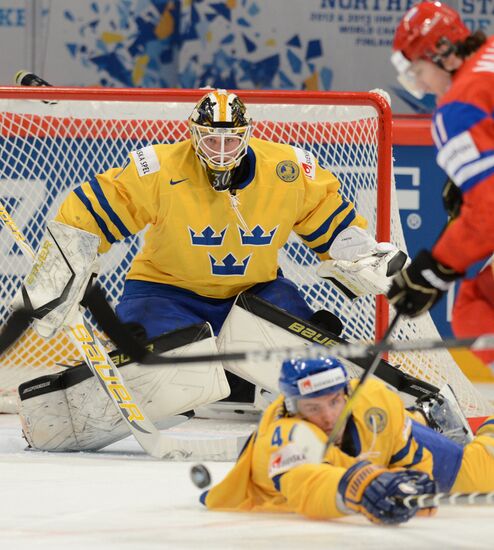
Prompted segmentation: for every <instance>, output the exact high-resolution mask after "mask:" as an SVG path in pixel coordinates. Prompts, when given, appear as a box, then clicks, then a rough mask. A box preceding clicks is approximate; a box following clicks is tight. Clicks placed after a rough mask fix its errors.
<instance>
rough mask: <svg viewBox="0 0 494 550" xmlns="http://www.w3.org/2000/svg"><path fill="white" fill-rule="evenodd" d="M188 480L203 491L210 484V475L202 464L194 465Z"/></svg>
mask: <svg viewBox="0 0 494 550" xmlns="http://www.w3.org/2000/svg"><path fill="white" fill-rule="evenodd" d="M190 479H192V483H193V484H194V485H195V486H196V487H197V488H199V489H205V488H206V487H208V486H209V485H210V484H211V474H210V473H209V470H208V469H207V468H206V466H204V464H195V465H194V466H192V468H191V469H190Z"/></svg>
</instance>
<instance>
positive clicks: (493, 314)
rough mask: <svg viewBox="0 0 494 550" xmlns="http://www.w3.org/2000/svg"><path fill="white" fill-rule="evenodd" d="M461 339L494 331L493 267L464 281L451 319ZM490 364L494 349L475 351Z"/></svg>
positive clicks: (455, 332)
mask: <svg viewBox="0 0 494 550" xmlns="http://www.w3.org/2000/svg"><path fill="white" fill-rule="evenodd" d="M451 324H452V328H453V332H454V334H455V336H457V337H458V338H471V337H475V336H480V335H481V334H492V333H494V276H493V271H492V268H491V267H487V268H486V269H483V270H482V271H481V272H480V273H479V274H478V275H477V276H476V277H474V278H472V279H467V280H464V281H463V282H462V283H461V286H460V290H459V292H458V296H457V298H456V302H455V306H454V309H453V318H452V321H451ZM472 352H473V353H475V355H477V356H478V357H479V358H480V359H482V361H483V362H484V363H486V364H487V365H489V364H491V365H492V364H494V350H485V351H475V350H472Z"/></svg>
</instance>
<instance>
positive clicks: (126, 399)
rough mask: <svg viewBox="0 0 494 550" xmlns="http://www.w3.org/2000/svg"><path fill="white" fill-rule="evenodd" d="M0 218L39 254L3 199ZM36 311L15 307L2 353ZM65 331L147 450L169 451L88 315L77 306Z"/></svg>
mask: <svg viewBox="0 0 494 550" xmlns="http://www.w3.org/2000/svg"><path fill="white" fill-rule="evenodd" d="M0 219H1V220H2V222H3V223H4V225H5V227H7V229H9V230H10V231H11V233H12V234H13V236H14V238H15V240H16V242H17V243H18V244H19V246H20V248H21V250H22V251H23V252H24V254H25V255H26V256H28V257H29V258H30V259H34V258H35V256H36V255H35V252H34V250H33V249H32V248H31V246H30V245H29V243H28V242H27V241H26V239H25V238H24V235H23V234H22V233H21V231H20V230H19V228H18V227H17V225H16V224H15V222H14V220H13V219H12V217H11V216H10V214H9V213H8V212H7V210H6V209H5V207H4V206H3V204H2V203H1V202H0ZM32 316H33V312H29V311H28V310H26V309H21V310H18V311H15V312H14V314H13V315H12V317H11V318H10V320H9V322H8V323H7V326H6V328H5V329H4V330H3V331H2V333H1V334H0V340H1V342H0V353H3V351H5V350H6V349H7V348H8V347H9V346H10V345H11V344H12V343H13V342H14V341H15V340H16V339H17V338H18V337H20V335H21V334H22V333H23V332H24V331H25V330H26V328H27V327H28V325H29V322H30V320H31V319H32ZM65 331H66V333H67V335H68V337H69V338H70V340H71V341H72V342H73V344H74V345H75V346H76V348H77V349H78V351H79V353H80V354H81V357H83V358H84V361H85V362H86V364H87V366H88V367H89V369H90V370H91V372H92V373H93V375H94V376H95V377H96V378H97V380H98V381H99V383H100V384H101V385H102V386H103V388H104V390H105V392H106V393H107V395H108V397H109V398H110V400H111V401H112V402H113V403H114V405H115V406H116V407H117V410H118V411H119V413H120V415H121V417H122V419H123V420H124V422H125V423H126V425H127V427H128V428H129V430H130V431H131V433H132V434H133V435H134V437H135V438H136V440H137V441H138V442H139V444H140V445H141V447H142V448H143V450H144V451H146V453H148V454H149V455H151V456H152V457H154V458H163V457H164V456H165V455H167V453H168V452H169V440H168V438H167V437H166V436H164V435H163V434H161V433H160V432H159V430H158V429H157V428H156V427H155V426H154V424H153V423H152V422H151V421H150V420H149V418H148V416H147V415H146V413H145V410H144V409H143V407H142V406H141V405H140V404H139V403H138V401H137V400H136V399H135V397H134V396H133V395H132V393H131V392H130V391H129V389H128V388H127V386H126V385H125V382H124V380H123V378H122V376H121V374H120V372H119V371H118V369H117V368H116V367H115V365H114V364H113V362H112V360H111V358H110V356H109V355H108V353H107V351H106V350H105V349H104V347H103V345H102V344H101V342H100V341H99V339H98V338H97V336H96V334H95V333H94V331H93V329H92V327H91V326H90V325H89V323H88V322H87V321H86V320H85V319H84V316H83V314H82V312H81V310H80V308H77V310H76V311H74V315H72V320H71V324H70V325H69V326H67V327H65ZM173 419H174V420H175V422H174V424H173V425H176V424H181V423H182V422H185V421H186V420H188V419H189V417H188V416H186V415H176V416H174V417H173Z"/></svg>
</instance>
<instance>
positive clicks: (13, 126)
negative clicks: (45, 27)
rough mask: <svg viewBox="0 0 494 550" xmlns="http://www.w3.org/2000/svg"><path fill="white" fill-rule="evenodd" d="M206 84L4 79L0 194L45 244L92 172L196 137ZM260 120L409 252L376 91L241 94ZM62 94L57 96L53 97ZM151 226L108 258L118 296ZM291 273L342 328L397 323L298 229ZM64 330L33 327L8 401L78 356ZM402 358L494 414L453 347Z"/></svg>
mask: <svg viewBox="0 0 494 550" xmlns="http://www.w3.org/2000/svg"><path fill="white" fill-rule="evenodd" d="M202 94H203V92H201V91H197V90H181V91H178V90H169V91H166V90H138V89H132V90H131V89H129V90H122V89H120V90H110V89H106V90H101V89H76V88H72V89H69V88H66V89H63V88H60V89H58V88H43V89H39V88H38V89H33V88H28V89H26V88H11V87H4V88H1V87H0V106H1V109H0V152H1V158H2V163H1V165H0V200H1V202H2V203H3V205H4V206H5V207H6V209H7V211H8V212H9V213H10V215H11V216H12V218H13V219H14V221H15V222H16V224H17V225H18V227H19V228H20V229H21V231H22V233H23V234H24V235H25V237H26V239H27V240H28V242H29V243H30V244H31V245H32V246H33V247H34V249H37V248H38V246H39V244H40V242H41V240H42V238H43V235H44V232H45V226H46V223H47V221H49V220H50V219H52V218H53V217H54V215H55V213H56V211H57V208H58V206H59V205H60V203H61V201H62V200H63V198H64V197H65V196H66V195H67V193H68V192H69V190H70V189H72V188H74V187H75V186H77V185H78V184H80V183H82V182H83V181H86V180H88V179H89V178H90V177H91V176H93V175H94V174H97V173H101V172H103V171H105V170H107V169H108V168H110V167H114V166H123V165H124V163H125V161H126V159H127V156H128V154H129V152H130V151H132V150H135V149H139V148H141V147H144V146H146V145H150V144H153V143H172V142H176V141H179V140H183V139H187V138H188V131H187V125H186V119H187V117H188V115H189V114H190V112H191V110H192V107H193V105H194V104H195V102H196V101H197V99H199V97H201V95H202ZM240 95H241V97H243V98H244V99H245V101H246V103H247V104H248V108H249V111H250V114H251V116H252V117H253V119H254V121H255V126H254V136H256V137H260V138H264V139H267V140H272V141H279V142H283V143H290V144H293V145H297V146H298V147H302V148H304V149H306V150H309V151H311V152H312V153H314V155H315V156H316V158H317V159H318V160H319V162H320V164H321V165H322V166H323V167H325V168H327V169H329V170H330V171H332V172H333V173H334V174H335V175H336V176H337V177H338V178H339V180H340V182H341V189H342V193H343V194H344V195H345V196H346V198H347V199H349V200H351V201H352V202H354V204H355V205H356V207H357V210H358V212H360V213H361V214H362V215H363V216H365V217H366V218H367V220H368V221H369V229H370V231H371V232H372V233H373V234H375V236H376V238H377V240H379V241H383V240H391V241H392V242H393V243H395V244H396V245H397V246H399V247H400V248H401V249H404V250H405V249H406V246H405V240H404V236H403V231H402V227H401V223H400V217H399V211H398V205H397V201H396V193H395V188H394V183H393V178H392V170H391V166H392V156H391V111H390V109H389V106H388V105H387V103H386V101H385V100H384V99H383V98H382V97H381V96H379V95H377V94H368V93H361V94H360V93H336V92H335V93H327V92H326V93H321V92H255V91H244V92H240ZM51 100H53V101H51ZM141 240H142V235H136V236H134V237H132V238H130V239H128V240H127V241H126V242H123V243H118V244H116V245H114V246H113V247H112V249H111V251H110V252H109V253H108V254H105V255H104V256H103V257H102V262H101V271H100V275H99V279H98V280H99V282H100V284H101V285H102V286H104V288H105V289H106V292H107V294H108V296H111V299H112V300H113V302H114V303H115V302H116V301H117V300H118V298H119V295H120V293H121V290H122V285H123V280H124V276H125V274H126V272H127V271H128V269H129V266H130V263H131V261H132V258H133V257H134V255H135V253H136V252H137V251H138V249H139V247H140V245H141ZM0 253H1V257H2V262H1V268H0V324H3V323H4V322H5V320H6V318H7V317H8V316H9V314H10V308H9V304H10V302H11V300H12V297H13V296H14V294H15V293H16V291H17V290H18V288H19V287H20V284H21V282H22V280H23V278H24V276H25V275H26V273H27V272H28V270H29V268H30V261H29V260H28V259H27V258H25V257H23V255H22V252H21V250H20V249H19V247H18V246H17V244H15V241H14V239H13V238H12V235H11V234H10V232H9V230H7V229H6V228H4V227H2V228H1V229H0ZM280 263H281V266H282V269H283V271H284V273H285V276H287V277H288V278H290V279H292V280H293V281H294V282H295V283H296V284H297V286H298V288H299V289H300V291H301V292H302V293H303V295H304V297H305V299H306V300H307V302H308V303H309V304H310V305H311V306H312V307H313V308H314V309H328V310H330V311H332V312H334V313H336V314H337V315H338V316H339V317H341V319H342V320H343V321H344V325H345V329H344V333H343V336H345V337H347V338H348V339H350V340H367V341H372V340H373V339H374V338H375V337H376V335H377V336H380V335H381V334H382V333H383V331H384V329H385V327H386V324H387V321H388V315H389V312H388V306H387V304H386V301H385V299H384V298H382V297H381V298H379V299H377V300H376V299H375V298H371V297H367V298H360V299H358V300H357V301H355V302H351V301H350V300H348V299H346V298H344V297H343V296H342V295H341V294H340V293H339V292H338V291H337V290H336V289H335V288H333V287H332V286H331V285H330V284H328V283H326V282H325V281H322V280H321V279H319V278H318V277H317V276H316V273H315V270H316V266H317V264H318V259H317V257H316V256H315V254H314V253H312V252H311V251H310V250H309V249H307V248H306V247H305V246H304V245H303V244H302V243H301V242H300V241H299V239H298V238H297V237H296V236H295V235H293V236H292V237H291V238H290V240H289V242H288V243H287V245H286V246H285V247H284V249H283V250H282V251H281V252H280ZM394 336H395V338H396V339H400V340H402V339H412V340H413V339H420V338H422V337H427V338H433V337H434V336H437V337H438V338H439V335H438V332H437V330H436V328H435V326H434V324H433V322H432V319H431V318H430V316H428V315H425V316H423V317H420V318H419V319H417V320H406V321H402V322H401V323H400V325H399V328H398V329H397V331H396V332H395V335H394ZM80 360H81V359H80V357H78V355H77V352H76V350H75V348H73V346H72V344H71V343H70V342H69V341H68V340H67V339H66V338H65V336H64V335H59V336H57V337H55V338H54V339H52V340H50V341H45V340H42V339H40V338H39V337H37V336H36V334H35V333H34V332H33V331H31V330H30V331H29V332H28V333H26V334H25V335H24V337H23V338H22V339H21V340H20V341H19V342H18V343H17V344H16V345H15V346H14V347H13V348H12V349H11V350H9V352H8V353H6V354H4V355H3V356H2V357H0V410H3V411H12V410H14V409H15V394H16V388H17V386H18V385H19V383H21V382H23V381H25V380H28V379H30V378H34V377H36V376H40V375H42V374H48V373H51V372H57V371H59V370H61V369H63V368H66V367H67V366H70V365H72V364H75V363H79V362H80ZM390 360H391V361H392V362H393V363H397V364H401V366H402V367H401V368H403V369H404V370H405V371H407V372H408V373H410V374H412V375H413V376H416V377H418V378H421V379H423V380H426V381H428V382H430V383H432V384H435V385H436V386H439V387H440V386H442V385H443V384H444V383H449V384H450V385H451V386H452V387H453V389H454V391H455V393H456V394H457V396H458V398H459V400H460V402H461V405H462V407H463V410H464V411H465V413H466V414H467V416H478V415H482V414H487V413H488V412H489V411H490V410H491V408H492V407H491V405H490V403H488V402H487V401H486V400H485V399H484V398H483V397H482V396H481V395H480V394H479V393H478V392H477V390H476V389H475V388H474V387H473V386H472V384H471V383H470V381H469V380H468V379H467V378H466V377H465V376H464V375H463V373H462V372H461V371H460V369H459V368H458V366H457V365H456V363H455V362H454V360H453V359H452V357H451V355H450V354H449V353H448V352H447V351H439V352H437V351H436V352H433V353H432V352H428V353H407V354H395V355H394V356H391V357H390Z"/></svg>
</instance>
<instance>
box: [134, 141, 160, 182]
mask: <svg viewBox="0 0 494 550" xmlns="http://www.w3.org/2000/svg"><path fill="white" fill-rule="evenodd" d="M131 155H132V158H133V159H134V162H135V165H136V167H137V172H138V173H139V175H140V176H141V177H142V176H147V175H148V174H152V173H153V172H157V171H158V170H159V169H160V161H159V160H158V157H157V155H156V153H155V151H154V147H153V146H152V145H149V146H148V147H143V148H142V149H138V150H137V151H132V153H131Z"/></svg>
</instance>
